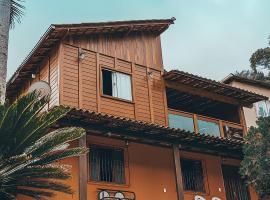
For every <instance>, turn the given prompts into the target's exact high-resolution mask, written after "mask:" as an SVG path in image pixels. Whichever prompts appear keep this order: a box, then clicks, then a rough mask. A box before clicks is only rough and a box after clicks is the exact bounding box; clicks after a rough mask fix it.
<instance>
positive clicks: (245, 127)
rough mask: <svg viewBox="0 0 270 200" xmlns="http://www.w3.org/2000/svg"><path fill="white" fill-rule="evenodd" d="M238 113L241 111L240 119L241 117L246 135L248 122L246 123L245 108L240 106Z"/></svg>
mask: <svg viewBox="0 0 270 200" xmlns="http://www.w3.org/2000/svg"><path fill="white" fill-rule="evenodd" d="M238 113H239V119H240V124H242V125H243V127H244V129H243V131H244V135H246V134H247V131H248V130H247V123H246V118H245V113H244V109H243V107H242V106H239V108H238Z"/></svg>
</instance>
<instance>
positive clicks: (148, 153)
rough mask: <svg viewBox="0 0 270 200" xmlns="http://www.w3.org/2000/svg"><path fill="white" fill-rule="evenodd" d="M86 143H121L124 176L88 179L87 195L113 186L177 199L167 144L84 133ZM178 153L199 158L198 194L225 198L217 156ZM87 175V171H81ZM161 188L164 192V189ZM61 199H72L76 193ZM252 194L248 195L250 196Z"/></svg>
mask: <svg viewBox="0 0 270 200" xmlns="http://www.w3.org/2000/svg"><path fill="white" fill-rule="evenodd" d="M88 143H89V145H90V144H98V145H104V146H112V147H121V148H124V149H126V150H125V152H127V154H126V155H125V158H126V163H125V166H126V170H127V173H126V176H127V184H125V185H114V184H106V183H98V182H92V181H90V180H89V181H88V191H87V192H88V199H89V200H90V199H97V189H98V188H103V189H114V190H125V191H132V192H135V194H136V199H138V200H139V199H142V200H145V199H156V200H167V199H170V200H177V195H176V186H175V175H174V163H173V153H172V150H171V149H170V148H162V147H155V146H151V145H146V144H138V143H132V142H131V143H129V145H128V147H127V146H126V145H125V141H121V140H116V139H110V138H104V137H97V136H88ZM180 155H181V157H183V158H189V159H195V160H201V161H202V162H203V165H204V171H205V186H206V193H205V194H200V195H202V196H204V197H206V199H211V197H213V196H217V197H220V198H221V199H225V193H224V185H223V181H222V172H221V167H220V166H221V158H220V157H218V156H211V155H205V154H199V153H190V152H181V153H180ZM73 164H75V167H74V168H73V171H72V172H73V177H74V178H73V180H72V184H73V185H74V186H75V188H77V187H78V185H77V184H78V183H77V181H78V179H77V177H78V171H77V170H78V168H77V165H78V164H77V163H73ZM85 175H86V176H88V172H85ZM164 188H165V189H166V192H164ZM195 195H196V193H192V192H185V194H184V196H185V199H186V200H192V199H194V196H195ZM61 198H63V195H60V196H57V200H58V199H59V200H60V199H61ZM65 199H68V200H69V199H76V196H74V197H69V198H65ZM253 199H254V200H255V199H256V198H252V200H253Z"/></svg>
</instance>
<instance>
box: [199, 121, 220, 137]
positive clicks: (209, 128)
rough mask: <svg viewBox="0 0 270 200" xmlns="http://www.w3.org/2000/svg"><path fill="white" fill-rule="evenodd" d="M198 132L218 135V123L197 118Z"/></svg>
mask: <svg viewBox="0 0 270 200" xmlns="http://www.w3.org/2000/svg"><path fill="white" fill-rule="evenodd" d="M198 128H199V133H201V134H207V135H212V136H220V131H219V125H218V124H217V123H215V122H209V121H204V120H201V119H199V120H198Z"/></svg>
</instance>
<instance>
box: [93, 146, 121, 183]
mask: <svg viewBox="0 0 270 200" xmlns="http://www.w3.org/2000/svg"><path fill="white" fill-rule="evenodd" d="M89 161H90V179H91V180H93V181H102V182H111V183H118V184H124V183H125V166H124V150H123V149H113V148H106V147H102V146H91V147H90V152H89Z"/></svg>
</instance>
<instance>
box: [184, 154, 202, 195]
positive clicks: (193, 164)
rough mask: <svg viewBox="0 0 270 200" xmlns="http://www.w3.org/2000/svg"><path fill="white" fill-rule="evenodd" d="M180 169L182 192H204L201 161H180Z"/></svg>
mask: <svg viewBox="0 0 270 200" xmlns="http://www.w3.org/2000/svg"><path fill="white" fill-rule="evenodd" d="M181 169H182V179H183V186H184V190H188V191H195V192H205V187H204V175H203V167H202V162H201V161H199V160H189V159H181Z"/></svg>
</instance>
